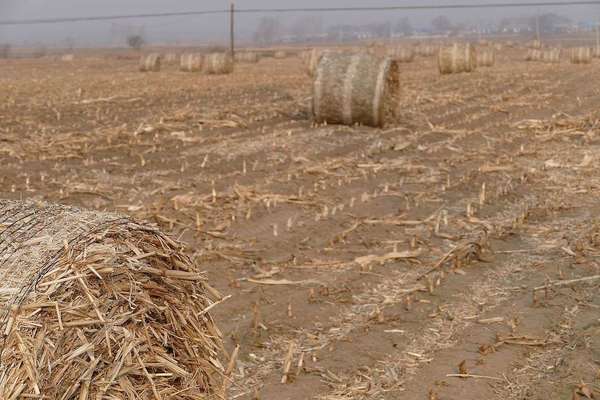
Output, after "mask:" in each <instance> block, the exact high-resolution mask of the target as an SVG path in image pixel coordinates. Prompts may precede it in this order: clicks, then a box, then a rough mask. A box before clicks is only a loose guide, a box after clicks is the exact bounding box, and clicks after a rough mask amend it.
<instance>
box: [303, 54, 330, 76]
mask: <svg viewBox="0 0 600 400" xmlns="http://www.w3.org/2000/svg"><path fill="white" fill-rule="evenodd" d="M329 53H330V51H329V50H324V49H311V50H309V51H308V52H307V53H306V55H305V63H306V72H307V73H308V76H310V77H314V76H315V74H316V72H317V66H318V65H319V62H320V61H321V58H322V57H323V56H324V55H325V54H329Z"/></svg>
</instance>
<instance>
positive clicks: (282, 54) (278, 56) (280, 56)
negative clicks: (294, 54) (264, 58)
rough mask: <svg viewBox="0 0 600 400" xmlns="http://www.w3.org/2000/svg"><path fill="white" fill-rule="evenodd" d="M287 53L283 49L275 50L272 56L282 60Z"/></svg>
mask: <svg viewBox="0 0 600 400" xmlns="http://www.w3.org/2000/svg"><path fill="white" fill-rule="evenodd" d="M287 56H288V55H287V53H286V52H285V51H281V50H280V51H276V52H275V54H273V57H275V58H276V59H278V60H283V59H284V58H287Z"/></svg>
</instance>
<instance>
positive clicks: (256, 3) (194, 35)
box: [0, 0, 600, 47]
mask: <svg viewBox="0 0 600 400" xmlns="http://www.w3.org/2000/svg"><path fill="white" fill-rule="evenodd" d="M499 1H508V0H438V1H435V0H429V1H424V0H396V1H384V0H381V1H373V0H302V1H291V0H286V1H282V0H238V1H236V2H235V4H236V7H238V8H269V7H274V8H297V7H361V6H362V7H364V6H374V7H375V6H394V5H425V4H427V5H443V4H456V3H461V4H465V3H472V4H478V3H497V2H499ZM228 5H229V2H228V1H226V0H201V1H198V0H179V1H176V2H166V1H164V0H127V1H123V0H103V1H98V0H94V1H92V0H0V20H19V19H33V18H55V17H56V18H60V17H77V16H101V15H119V14H136V13H160V12H180V11H198V10H214V9H225V8H227V7H228ZM548 12H553V13H556V14H558V15H561V16H565V17H568V18H570V19H572V20H573V21H574V22H577V21H586V22H589V23H592V22H594V21H598V20H599V19H600V5H585V6H569V7H543V8H539V9H532V8H502V9H500V8H494V9H479V10H478V9H462V10H427V11H424V10H420V11H387V12H382V11H377V12H374V11H363V12H327V13H321V14H320V15H315V14H310V15H315V16H317V17H318V18H319V19H320V20H321V21H322V24H323V26H324V27H327V26H334V25H340V24H352V25H366V24H369V23H381V22H387V21H389V22H391V23H392V24H395V23H397V22H398V21H399V20H401V19H402V18H404V17H407V18H408V19H409V20H410V22H411V24H412V25H413V26H414V27H415V28H420V27H424V26H428V25H430V23H431V20H432V19H433V18H435V17H437V16H440V15H445V16H447V17H448V18H449V19H450V20H451V21H452V22H454V23H471V24H482V25H485V24H492V23H495V22H498V21H499V20H500V19H502V18H504V17H518V16H528V17H530V16H534V15H536V14H540V13H548ZM307 15H309V14H306V13H290V14H273V16H274V17H276V18H277V19H278V20H279V22H280V24H281V25H282V26H284V27H290V26H292V25H293V24H294V23H296V24H298V21H300V20H301V18H302V17H306V16H307ZM261 17H264V15H260V14H238V15H237V16H236V30H237V34H238V37H239V39H240V40H241V41H244V40H249V39H251V38H252V35H253V34H254V31H255V30H256V28H257V25H258V22H259V20H260V18H261ZM131 32H134V33H135V32H138V33H141V34H143V35H144V37H145V38H146V40H147V41H148V42H150V43H179V44H191V43H226V42H227V40H228V32H229V26H228V16H227V15H204V16H202V15H197V16H178V17H168V18H147V19H126V20H114V21H97V22H70V23H58V24H39V25H11V26H0V43H6V42H8V43H13V44H15V45H22V44H33V43H39V44H44V45H47V46H56V47H61V46H64V45H65V44H66V43H68V44H70V45H71V46H76V47H79V46H80V47H85V46H105V45H118V44H119V43H120V42H122V41H123V37H124V36H125V35H127V34H129V33H131Z"/></svg>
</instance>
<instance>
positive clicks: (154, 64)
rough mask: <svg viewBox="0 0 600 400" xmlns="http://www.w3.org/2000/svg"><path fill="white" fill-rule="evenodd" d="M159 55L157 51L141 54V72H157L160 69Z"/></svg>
mask: <svg viewBox="0 0 600 400" xmlns="http://www.w3.org/2000/svg"><path fill="white" fill-rule="evenodd" d="M160 61H161V57H160V54H158V53H152V54H148V55H147V56H142V58H141V59H140V71H141V72H158V71H160Z"/></svg>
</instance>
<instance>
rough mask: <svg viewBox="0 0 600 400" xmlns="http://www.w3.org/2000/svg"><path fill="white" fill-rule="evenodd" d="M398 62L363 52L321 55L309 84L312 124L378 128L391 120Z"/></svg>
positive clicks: (395, 95) (395, 98)
mask: <svg viewBox="0 0 600 400" xmlns="http://www.w3.org/2000/svg"><path fill="white" fill-rule="evenodd" d="M398 75H399V71H398V63H396V62H395V61H393V60H392V59H390V58H379V57H375V56H372V55H370V54H366V53H358V54H333V53H329V54H324V55H323V57H322V58H321V61H320V62H319V65H318V66H317V70H316V76H315V79H314V85H313V115H314V118H315V121H316V122H326V123H331V124H345V125H353V124H362V125H367V126H374V127H381V126H384V125H385V124H387V123H388V122H391V120H392V118H393V117H395V112H396V106H397V95H398V89H399V76H398Z"/></svg>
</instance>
